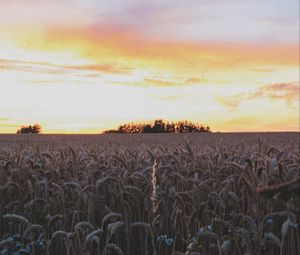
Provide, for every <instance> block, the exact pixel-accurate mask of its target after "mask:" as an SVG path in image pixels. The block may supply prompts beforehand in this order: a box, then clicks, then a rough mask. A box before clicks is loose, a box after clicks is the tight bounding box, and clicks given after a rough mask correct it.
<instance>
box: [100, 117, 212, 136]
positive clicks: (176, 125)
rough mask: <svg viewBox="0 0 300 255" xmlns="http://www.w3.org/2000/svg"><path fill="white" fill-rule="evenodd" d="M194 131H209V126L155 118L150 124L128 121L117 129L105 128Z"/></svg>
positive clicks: (107, 131)
mask: <svg viewBox="0 0 300 255" xmlns="http://www.w3.org/2000/svg"><path fill="white" fill-rule="evenodd" d="M194 132H209V133H210V132H211V130H210V127H209V126H207V127H205V126H203V125H202V124H197V123H193V122H191V121H187V120H184V121H177V122H164V121H163V120H162V119H158V120H155V121H154V123H153V124H152V125H151V124H140V123H128V124H124V125H121V126H119V128H118V129H112V130H106V131H104V133H105V134H110V133H119V134H128V133H194Z"/></svg>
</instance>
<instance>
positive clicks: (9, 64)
mask: <svg viewBox="0 0 300 255" xmlns="http://www.w3.org/2000/svg"><path fill="white" fill-rule="evenodd" d="M1 69H2V70H14V71H23V72H34V73H48V74H66V73H69V72H74V71H90V72H93V73H94V74H97V73H109V74H129V72H130V68H129V67H118V66H117V65H112V64H91V65H58V64H53V63H48V62H34V61H20V60H10V59H0V70H1Z"/></svg>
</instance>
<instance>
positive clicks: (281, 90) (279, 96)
mask: <svg viewBox="0 0 300 255" xmlns="http://www.w3.org/2000/svg"><path fill="white" fill-rule="evenodd" d="M299 93H300V85H299V82H292V83H275V84H271V85H265V86H262V87H260V88H258V89H257V90H256V91H254V92H252V93H240V94H236V95H232V96H220V95H218V96H216V98H217V100H218V101H219V102H220V103H221V104H222V105H224V106H226V107H227V108H229V109H230V110H235V109H236V108H237V107H238V106H239V105H240V103H241V102H243V101H245V100H251V99H256V98H269V99H272V100H285V101H286V103H287V104H288V106H290V107H291V106H292V102H293V101H296V102H297V101H299Z"/></svg>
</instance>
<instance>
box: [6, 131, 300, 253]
mask: <svg viewBox="0 0 300 255" xmlns="http://www.w3.org/2000/svg"><path fill="white" fill-rule="evenodd" d="M299 173H300V152H299V133H248V134H243V133H240V134H238V133H236V134H233V133H231V134H229V133H228V134H222V133H219V134H218V133H216V134H185V135H184V134H163V135H160V134H155V135H154V134H135V135H0V205H1V207H0V254H4V255H5V254H34V255H41V254H55V255H64V254H66V255H84V254H86V255H88V254H90V255H109V254H115V255H121V254H124V255H125V254H126V255H146V254H148V255H152V254H153V255H165V254H166V255H168V254H174V255H181V254H185V255H192V254H193V255H213V254H216V255H230V254H244V255H246V254H249V255H250V254H274V255H277V254H278V255H297V254H300V239H299V221H300V209H299V208H300V203H299V201H300V199H299V194H300V177H299V176H300V175H299Z"/></svg>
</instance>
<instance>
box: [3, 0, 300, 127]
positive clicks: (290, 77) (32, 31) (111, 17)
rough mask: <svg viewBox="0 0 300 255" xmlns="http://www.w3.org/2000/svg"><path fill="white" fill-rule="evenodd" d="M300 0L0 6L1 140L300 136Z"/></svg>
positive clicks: (55, 0) (41, 1)
mask: <svg viewBox="0 0 300 255" xmlns="http://www.w3.org/2000/svg"><path fill="white" fill-rule="evenodd" d="M299 89H300V87H299V1H298V0H264V1H261V0H252V1H241V0H226V1H224V0H209V1H207V0H205V1H204V0H189V1H186V0H170V1H167V0H152V1H146V0H113V1H112V0H101V1H99V0H72V1H71V0H51V1H48V0H47V1H46V0H0V133H15V132H16V130H17V129H18V128H19V127H20V126H22V125H29V124H34V123H40V124H41V125H42V127H43V130H44V133H100V132H101V131H103V130H105V129H110V128H116V127H117V126H118V125H120V124H123V123H127V122H150V121H153V120H155V119H159V118H162V119H165V120H170V121H172V120H174V121H176V120H191V121H194V122H199V123H203V124H204V125H209V126H210V127H211V129H212V131H221V132H248V131H299Z"/></svg>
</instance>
